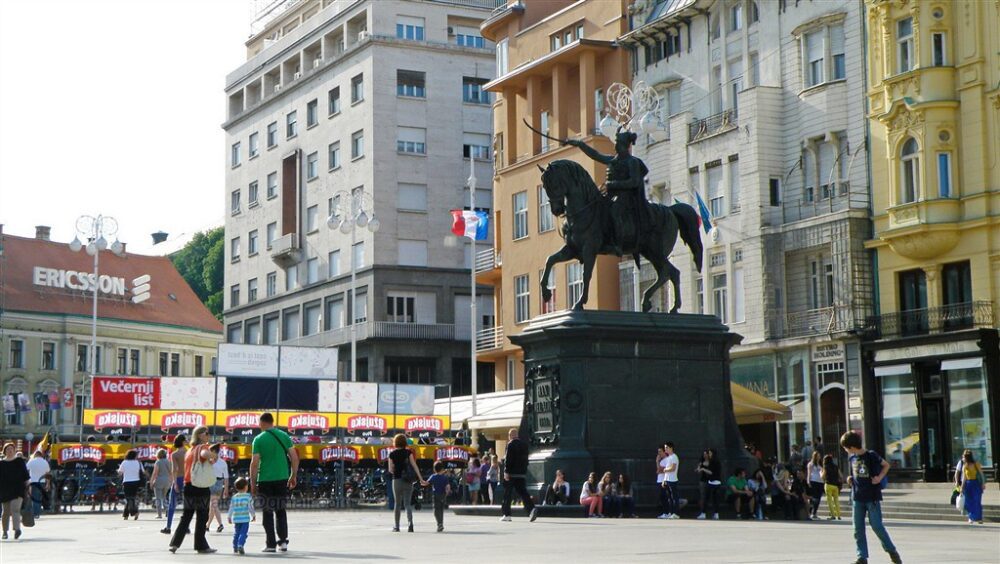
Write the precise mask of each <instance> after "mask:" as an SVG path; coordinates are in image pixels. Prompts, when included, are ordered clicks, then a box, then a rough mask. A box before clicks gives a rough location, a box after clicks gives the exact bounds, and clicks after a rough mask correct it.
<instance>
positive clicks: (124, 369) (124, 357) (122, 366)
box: [115, 349, 128, 375]
mask: <svg viewBox="0 0 1000 564" xmlns="http://www.w3.org/2000/svg"><path fill="white" fill-rule="evenodd" d="M115 374H119V375H124V374H128V349H118V365H117V369H116V370H115Z"/></svg>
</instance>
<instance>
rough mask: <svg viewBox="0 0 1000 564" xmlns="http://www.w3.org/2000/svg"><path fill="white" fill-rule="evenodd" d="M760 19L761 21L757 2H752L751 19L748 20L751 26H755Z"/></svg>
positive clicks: (752, 0)
mask: <svg viewBox="0 0 1000 564" xmlns="http://www.w3.org/2000/svg"><path fill="white" fill-rule="evenodd" d="M759 19H760V10H758V9H757V2H754V0H750V17H749V18H748V20H749V21H750V23H751V24H755V23H757V20H759Z"/></svg>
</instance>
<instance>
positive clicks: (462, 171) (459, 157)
mask: <svg viewBox="0 0 1000 564" xmlns="http://www.w3.org/2000/svg"><path fill="white" fill-rule="evenodd" d="M495 3H496V2H495V0H462V1H444V0H378V1H373V0H335V1H330V0H323V1H320V0H313V1H305V2H291V1H290V2H285V3H278V5H277V7H274V6H270V5H269V8H268V9H269V14H270V16H269V17H270V20H269V21H266V22H263V23H261V22H258V23H261V30H260V31H259V32H258V33H256V34H255V35H253V36H252V37H251V38H250V39H249V40H248V42H247V54H248V59H247V61H246V63H245V64H243V65H242V66H240V67H239V68H237V69H235V70H234V71H233V72H231V73H230V74H229V75H228V76H227V77H226V88H225V91H226V97H227V115H226V121H225V123H224V124H223V129H225V131H226V138H227V141H226V143H227V145H226V156H225V166H226V171H227V173H226V195H225V204H224V205H225V206H226V208H225V209H226V221H225V230H226V257H225V265H226V272H225V279H226V282H225V284H226V296H225V313H224V318H225V319H224V324H225V328H226V341H227V342H230V343H252V344H256V343H259V344H289V345H291V344H294V345H306V346H321V347H342V346H343V347H345V348H344V349H343V350H341V351H340V359H341V365H340V370H339V373H340V374H342V375H344V377H345V378H349V377H350V375H351V370H350V364H349V361H350V354H349V348H347V345H348V343H349V342H350V340H351V334H352V327H351V324H352V323H353V324H355V327H354V328H353V331H354V334H355V335H356V339H357V343H358V345H357V346H358V370H357V375H356V378H355V379H357V380H362V381H389V382H401V383H403V382H412V383H435V384H455V389H454V390H453V393H462V392H463V391H465V392H467V389H468V386H469V384H470V382H469V372H470V359H469V356H470V355H469V339H470V336H471V334H472V330H473V328H472V327H471V325H472V322H471V319H470V315H469V311H470V281H469V270H468V269H469V268H470V267H471V266H472V260H473V257H474V256H475V249H474V248H473V246H472V245H471V244H470V242H469V240H468V239H464V238H459V237H456V236H454V235H452V234H451V232H450V227H451V215H450V214H449V210H452V209H461V208H463V207H465V206H468V204H469V194H468V190H467V189H466V187H465V184H466V179H467V178H468V177H469V169H470V162H469V160H470V159H476V160H477V161H481V162H477V163H475V170H476V174H477V179H478V182H477V183H476V184H477V185H478V186H479V187H481V188H482V189H481V191H477V193H476V194H475V195H474V197H475V201H476V202H477V207H478V206H482V207H483V208H488V207H489V206H490V203H491V193H490V190H489V189H488V187H489V186H490V185H491V182H490V180H491V178H492V171H493V169H492V162H491V149H490V145H491V133H492V132H491V129H492V128H491V117H490V116H491V114H490V112H491V107H490V99H489V97H488V94H487V93H485V92H483V91H482V89H481V86H482V85H483V84H485V83H486V82H487V81H488V80H489V79H490V78H492V77H493V75H494V67H495V64H494V55H493V46H492V45H490V44H487V43H486V42H484V41H483V38H482V37H481V36H480V35H479V31H478V30H479V23H480V22H481V21H482V20H483V19H485V18H486V17H487V16H488V15H489V14H490V11H491V9H492V7H493V5H494V4H495ZM351 200H353V201H354V202H356V203H358V206H360V207H355V208H354V209H351V206H350V201H351ZM338 208H340V209H341V210H342V211H344V212H345V213H346V214H351V213H352V212H358V211H360V210H364V211H365V214H366V218H372V217H374V219H377V222H378V225H379V229H378V230H377V231H373V230H371V229H368V228H366V227H368V226H366V225H362V224H359V225H358V227H357V229H356V230H354V232H351V230H349V229H348V230H347V233H346V234H345V233H342V232H341V230H339V229H334V228H331V227H330V226H329V225H328V222H327V219H328V217H329V216H330V215H331V214H332V213H333V212H334V211H336V210H337V209H338ZM334 226H335V225H334ZM352 265H353V267H354V269H355V271H356V275H357V291H356V293H355V295H354V296H352V295H351V276H350V272H351V269H352ZM478 293H479V294H480V295H481V294H482V292H478ZM478 311H480V312H482V315H481V316H480V318H479V319H478V323H477V327H476V328H475V329H476V330H478V329H481V328H483V326H484V325H485V326H489V325H491V324H492V297H490V296H484V297H483V298H482V299H481V300H480V302H479V307H478ZM487 376H488V381H489V382H492V376H491V375H487ZM484 379H485V378H484ZM463 386H464V387H463Z"/></svg>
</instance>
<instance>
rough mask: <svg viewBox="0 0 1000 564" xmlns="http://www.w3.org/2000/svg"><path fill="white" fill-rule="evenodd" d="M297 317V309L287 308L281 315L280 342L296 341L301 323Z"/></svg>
mask: <svg viewBox="0 0 1000 564" xmlns="http://www.w3.org/2000/svg"><path fill="white" fill-rule="evenodd" d="M301 319H302V318H301V317H300V315H299V308H298V307H293V308H288V309H286V310H285V311H284V312H282V315H281V340H282V341H287V340H289V339H296V338H298V336H299V329H300V328H301V327H302V321H301Z"/></svg>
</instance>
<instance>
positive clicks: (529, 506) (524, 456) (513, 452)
mask: <svg viewBox="0 0 1000 564" xmlns="http://www.w3.org/2000/svg"><path fill="white" fill-rule="evenodd" d="M527 473H528V444H527V443H525V442H524V441H522V440H521V439H520V438H518V436H517V429H511V430H509V431H507V453H506V454H505V455H504V460H503V505H502V506H501V508H500V511H501V512H502V513H503V516H502V517H500V520H501V521H510V520H511V519H510V502H511V498H512V497H513V496H514V490H517V495H519V496H520V497H521V502H522V503H524V510H525V511H527V512H528V520H529V521H534V520H535V519H537V518H538V509H537V508H535V503H534V502H533V501H531V496H530V495H528V488H527V486H526V485H525V483H524V477H525V475H527Z"/></svg>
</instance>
